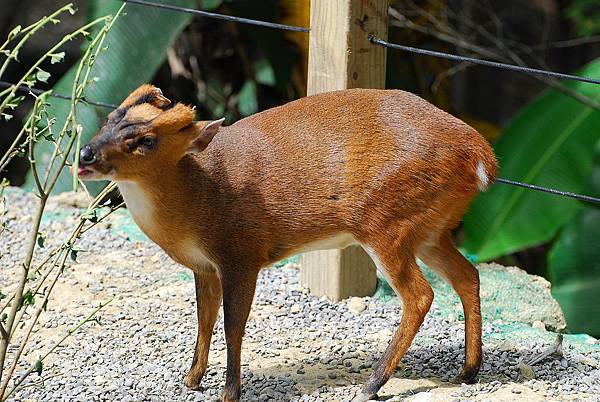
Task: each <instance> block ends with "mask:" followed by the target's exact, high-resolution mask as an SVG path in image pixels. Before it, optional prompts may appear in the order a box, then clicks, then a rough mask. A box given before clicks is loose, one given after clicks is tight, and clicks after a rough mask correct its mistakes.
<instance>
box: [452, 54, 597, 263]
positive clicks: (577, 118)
mask: <svg viewBox="0 0 600 402" xmlns="http://www.w3.org/2000/svg"><path fill="white" fill-rule="evenodd" d="M578 73H579V74H580V75H585V76H590V77H595V78H600V59H597V60H595V61H594V62H592V63H590V64H589V65H587V66H586V67H585V68H583V69H582V70H581V71H579V72H578ZM566 85H568V86H569V87H571V88H572V89H574V90H576V91H577V92H579V93H581V94H584V95H586V96H589V97H590V98H593V99H595V100H596V101H600V91H598V88H597V86H595V85H590V84H585V83H580V82H576V83H573V82H571V83H568V84H566ZM599 139H600V111H597V110H595V109H592V108H590V107H586V106H584V105H583V104H582V103H580V102H578V101H577V100H575V99H573V98H571V97H569V96H567V95H564V94H562V93H559V92H557V91H555V90H552V91H548V92H546V93H545V94H543V95H542V96H540V97H539V98H537V99H536V100H534V101H533V102H532V103H530V104H529V105H527V106H526V107H525V108H523V110H522V111H521V112H520V113H519V114H518V115H517V116H516V117H515V118H514V120H513V121H512V122H511V123H510V124H509V126H508V127H507V128H506V129H505V130H504V132H503V134H502V136H501V137H500V140H499V141H498V142H497V144H496V145H495V152H496V155H497V156H498V161H499V165H500V172H499V175H498V176H500V177H504V178H507V179H513V180H518V181H522V182H525V183H531V184H537V185H541V186H546V187H553V188H557V189H561V190H565V191H573V192H581V191H582V190H583V189H584V187H585V185H586V182H587V178H588V176H589V174H590V172H591V169H592V162H593V156H594V146H595V144H597V143H598V141H599ZM579 208H580V204H579V203H578V202H576V201H574V200H572V199H568V198H565V197H558V196H554V195H549V194H544V193H540V192H537V191H530V190H526V189H523V188H516V187H512V186H507V185H501V184H497V185H495V186H493V187H492V188H491V189H490V190H489V191H488V192H487V193H485V194H481V195H480V196H479V198H478V199H476V200H475V202H474V203H473V205H472V207H471V209H470V211H469V213H468V214H467V215H466V217H465V222H464V229H465V235H466V237H465V241H464V243H463V247H464V248H465V249H466V250H467V252H469V253H470V254H475V255H476V256H477V258H478V260H479V261H487V260H491V259H493V258H496V257H499V256H502V255H506V254H509V253H512V252H516V251H519V250H522V249H525V248H527V247H531V246H535V245H539V244H542V243H544V242H547V241H548V240H550V239H552V238H553V237H554V236H555V235H556V234H557V232H558V231H559V230H560V228H562V227H563V226H564V225H565V224H566V223H567V222H569V221H570V220H571V219H572V218H573V216H574V215H575V214H576V213H577V211H578V209H579Z"/></svg>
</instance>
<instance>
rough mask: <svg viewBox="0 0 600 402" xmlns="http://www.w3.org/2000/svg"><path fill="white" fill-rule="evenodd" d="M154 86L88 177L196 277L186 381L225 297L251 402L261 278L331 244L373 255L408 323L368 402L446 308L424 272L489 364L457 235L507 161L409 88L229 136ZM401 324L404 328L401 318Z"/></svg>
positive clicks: (121, 110)
mask: <svg viewBox="0 0 600 402" xmlns="http://www.w3.org/2000/svg"><path fill="white" fill-rule="evenodd" d="M170 103H171V102H170V101H169V100H168V99H167V98H165V97H164V96H163V94H162V92H161V91H160V90H159V89H158V88H155V87H153V86H151V85H143V86H141V87H140V88H138V89H137V90H136V91H134V92H133V93H132V94H131V95H129V97H128V98H127V99H125V101H124V102H123V103H122V104H121V105H120V106H119V107H118V108H117V109H116V110H115V111H113V112H112V113H111V114H110V115H109V116H108V122H107V123H106V125H105V126H104V127H102V129H101V130H100V132H99V133H98V134H96V136H95V137H94V138H93V139H92V140H91V141H90V143H89V144H87V145H86V146H85V147H83V148H82V149H81V154H80V165H79V166H80V168H79V172H78V173H79V177H80V178H81V179H83V180H99V179H108V180H113V181H115V182H117V184H118V186H119V189H120V191H121V193H122V195H123V197H124V199H125V202H126V204H127V207H128V208H129V210H130V212H131V215H132V216H133V219H134V220H135V222H136V223H137V224H138V225H139V226H140V228H141V229H142V230H143V231H144V232H145V233H146V234H147V235H148V237H150V238H151V239H152V240H153V241H155V242H156V243H157V244H158V245H160V246H161V247H162V248H163V249H164V250H165V251H166V252H167V254H169V255H170V256H171V257H172V258H173V259H174V260H175V261H177V262H178V263H180V264H182V265H185V266H186V267H188V268H190V269H191V270H192V271H194V278H195V284H196V298H197V313H198V337H197V341H196V342H197V343H196V349H195V353H194V358H193V362H192V367H191V369H190V371H189V373H188V374H187V375H186V377H185V385H186V386H188V387H189V388H192V389H198V387H199V383H200V380H201V379H202V376H203V375H204V372H205V370H206V365H207V360H208V352H209V346H210V339H211V335H212V332H213V327H214V324H215V321H216V318H217V312H218V309H219V306H220V303H221V300H222V301H223V310H224V323H225V336H226V341H227V375H226V381H225V389H224V392H223V400H224V401H236V400H238V399H239V398H240V392H241V388H240V353H241V346H242V337H243V334H244V328H245V326H246V320H247V318H248V314H249V312H250V306H251V304H252V298H253V296H254V290H255V286H256V280H257V275H258V272H259V270H260V269H261V268H262V267H265V266H267V265H270V264H272V263H274V262H276V261H278V260H281V259H282V258H284V257H287V256H290V255H293V254H295V253H298V252H301V251H302V252H304V251H307V250H314V249H317V248H318V247H319V245H323V244H327V245H328V246H329V248H331V247H332V246H333V247H339V248H343V247H346V246H348V245H350V244H360V245H361V246H362V247H363V248H364V249H365V250H366V251H367V253H368V254H369V255H370V256H371V257H372V259H373V261H374V262H375V264H376V265H377V268H378V269H379V270H380V271H381V273H382V274H384V275H385V277H386V278H387V279H388V281H389V283H390V285H391V286H392V287H393V288H394V290H395V291H396V293H398V295H399V296H400V297H401V298H402V301H403V305H404V308H403V316H402V320H401V322H400V326H399V327H398V329H397V330H396V332H395V334H394V336H393V338H392V340H391V342H390V344H389V346H388V348H387V350H386V351H385V353H384V355H383V356H382V357H381V359H380V360H379V362H378V363H377V365H376V367H375V369H374V371H373V373H372V374H371V376H370V378H369V379H368V381H367V383H366V384H365V386H364V388H363V390H362V393H361V394H359V395H358V396H356V398H355V400H356V401H366V400H368V399H371V398H373V397H375V395H376V393H377V391H378V390H379V389H380V388H381V387H382V386H383V385H384V384H385V383H386V382H387V380H388V379H389V378H390V376H391V375H392V374H393V372H394V369H395V368H396V366H397V364H398V363H399V361H400V359H401V358H402V356H403V355H404V353H405V352H406V350H407V349H408V347H409V346H410V344H411V342H412V340H413V338H414V336H415V334H416V333H417V331H418V329H419V327H420V326H421V323H422V322H423V319H424V317H425V315H426V314H427V312H428V310H429V308H430V306H431V302H432V300H433V291H432V289H431V287H430V286H429V283H428V282H427V281H426V279H425V278H424V277H423V274H422V273H421V271H420V269H419V267H418V266H417V264H416V262H415V257H418V258H420V259H421V260H422V261H424V262H425V263H426V264H427V265H428V266H430V267H431V268H432V269H434V270H436V271H437V272H438V273H440V274H441V275H442V276H443V277H444V278H445V279H446V280H447V281H448V282H449V283H450V284H451V285H452V287H453V288H454V290H455V291H456V292H457V293H458V295H459V296H460V299H461V301H462V304H463V308H464V313H465V332H466V337H465V338H466V341H465V343H466V353H465V355H466V356H465V363H464V366H463V369H462V371H461V373H460V375H459V377H458V379H459V380H460V381H463V382H472V381H474V379H475V377H476V376H477V373H478V371H479V367H480V365H481V361H482V357H481V312H480V307H479V275H478V272H477V270H476V269H475V268H474V267H473V265H471V264H470V263H469V262H468V261H467V260H466V259H465V258H464V257H463V256H462V255H461V254H460V253H459V252H458V251H457V250H456V248H455V247H454V245H453V244H452V240H451V237H450V231H451V229H453V228H454V227H455V226H456V225H457V224H458V222H459V221H460V219H461V218H462V216H463V214H464V212H465V210H466V208H467V206H468V204H469V202H470V201H471V199H473V198H474V197H475V195H476V194H477V192H478V191H479V190H485V189H486V187H487V186H488V185H489V184H490V183H492V182H493V180H494V177H495V173H496V159H495V157H494V154H493V152H492V150H491V148H490V146H489V145H488V143H487V142H486V140H485V139H484V138H483V137H481V136H480V135H479V134H478V133H477V132H476V131H475V130H474V129H473V128H471V127H469V126H468V125H467V124H465V123H463V122H462V121H460V120H458V119H456V118H454V117H453V116H451V115H449V114H447V113H445V112H443V111H442V110H439V109H437V108H436V107H435V106H433V105H431V104H430V103H428V102H426V101H425V100H423V99H421V98H419V97H418V96H416V95H413V94H411V93H408V92H403V91H398V90H370V89H352V90H345V91H338V92H330V93H323V94H320V95H315V96H309V97H305V98H302V99H299V100H296V101H294V102H290V103H288V104H286V105H284V106H281V107H276V108H273V109H269V110H266V111H264V112H261V113H258V114H256V115H254V116H251V117H248V118H245V119H242V120H240V121H238V122H237V123H235V124H233V125H231V126H228V127H223V126H222V123H223V119H221V120H217V121H200V122H194V117H195V112H194V109H193V108H191V107H189V106H185V105H183V104H176V105H174V106H172V107H170ZM390 320H391V318H390Z"/></svg>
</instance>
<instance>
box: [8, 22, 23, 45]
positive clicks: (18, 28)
mask: <svg viewBox="0 0 600 402" xmlns="http://www.w3.org/2000/svg"><path fill="white" fill-rule="evenodd" d="M19 32H21V25H17V26H16V27H14V28H13V29H12V31H10V32H9V33H8V38H7V39H6V41H7V42H10V41H11V40H13V39H14V38H15V36H17V35H18V34H19Z"/></svg>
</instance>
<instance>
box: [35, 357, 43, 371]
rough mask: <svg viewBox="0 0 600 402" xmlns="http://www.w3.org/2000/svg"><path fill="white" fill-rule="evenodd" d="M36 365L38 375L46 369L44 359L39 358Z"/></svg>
mask: <svg viewBox="0 0 600 402" xmlns="http://www.w3.org/2000/svg"><path fill="white" fill-rule="evenodd" d="M34 367H35V371H36V372H37V373H38V375H42V370H43V369H44V364H43V363H42V361H41V360H40V359H37V361H36V362H35V365H34Z"/></svg>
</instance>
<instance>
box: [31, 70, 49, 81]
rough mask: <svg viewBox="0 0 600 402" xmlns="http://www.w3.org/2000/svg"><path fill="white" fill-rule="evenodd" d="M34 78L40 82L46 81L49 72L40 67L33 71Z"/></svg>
mask: <svg viewBox="0 0 600 402" xmlns="http://www.w3.org/2000/svg"><path fill="white" fill-rule="evenodd" d="M35 78H36V79H37V80H38V81H41V82H48V78H50V73H49V72H47V71H44V70H42V69H38V71H37V73H35Z"/></svg>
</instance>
